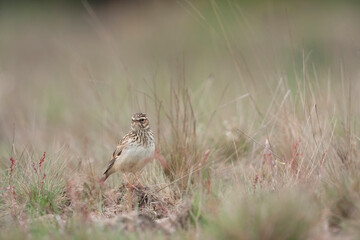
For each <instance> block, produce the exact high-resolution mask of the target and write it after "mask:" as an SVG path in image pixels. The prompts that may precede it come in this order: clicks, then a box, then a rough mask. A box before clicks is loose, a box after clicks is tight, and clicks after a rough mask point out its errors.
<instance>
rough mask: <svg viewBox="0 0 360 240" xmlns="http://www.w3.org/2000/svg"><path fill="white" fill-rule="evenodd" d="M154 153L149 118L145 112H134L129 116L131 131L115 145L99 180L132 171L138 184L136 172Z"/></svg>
mask: <svg viewBox="0 0 360 240" xmlns="http://www.w3.org/2000/svg"><path fill="white" fill-rule="evenodd" d="M154 153H155V142H154V135H153V133H152V132H151V130H150V125H149V120H148V119H147V117H146V114H145V113H135V114H133V116H132V118H131V131H130V132H129V133H128V134H126V135H125V136H124V137H123V138H122V139H121V141H120V142H119V144H118V145H117V147H116V149H115V151H114V153H113V154H112V157H111V160H110V162H109V165H108V167H107V169H106V170H105V172H104V176H103V177H102V179H101V180H100V181H102V182H104V181H105V180H106V179H107V178H108V177H109V176H110V175H111V174H113V173H115V172H117V171H120V172H122V173H123V174H124V177H125V179H126V181H127V182H128V183H129V181H128V178H127V177H126V174H125V173H129V172H130V173H133V174H134V176H135V177H136V179H137V180H138V182H139V184H140V185H142V184H141V183H140V181H139V178H138V177H137V175H136V172H138V171H140V170H141V169H143V168H144V166H145V165H146V163H148V162H149V160H151V158H152V157H153V156H154Z"/></svg>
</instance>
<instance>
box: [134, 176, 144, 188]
mask: <svg viewBox="0 0 360 240" xmlns="http://www.w3.org/2000/svg"><path fill="white" fill-rule="evenodd" d="M133 174H134V176H135V178H136V180H137V181H138V183H139V185H140V186H141V187H142V188H145V187H144V185H142V184H141V182H140V180H139V178H138V176H137V175H136V173H133Z"/></svg>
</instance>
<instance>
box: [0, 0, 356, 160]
mask: <svg viewBox="0 0 360 240" xmlns="http://www.w3.org/2000/svg"><path fill="white" fill-rule="evenodd" d="M0 6H1V7H0V31H1V35H0V52H1V57H0V116H1V119H0V142H1V143H2V144H4V145H3V146H7V147H6V148H7V149H9V147H10V146H11V144H10V142H11V140H12V138H13V137H12V136H13V132H14V126H15V128H16V132H17V133H18V134H16V142H17V143H18V144H20V145H21V144H25V145H26V144H30V143H31V144H36V145H39V146H42V148H44V147H43V146H44V145H43V144H45V145H47V144H49V143H50V142H52V141H59V142H67V141H70V140H69V139H72V140H73V141H82V140H80V139H84V138H85V137H86V138H89V139H90V141H91V139H92V140H93V141H94V142H93V143H95V142H97V141H98V140H99V139H102V140H103V142H102V144H105V143H108V142H113V141H114V140H116V139H117V138H118V136H119V135H121V134H120V132H121V133H122V132H125V131H126V129H127V128H128V121H129V120H128V116H129V115H130V114H131V113H133V112H137V111H146V112H149V115H150V116H151V118H152V119H156V116H155V104H154V103H155V102H156V101H155V95H156V98H158V100H159V101H161V102H162V103H163V105H164V106H166V105H167V104H168V103H169V89H170V87H171V86H175V85H176V84H179V83H182V82H183V81H185V82H186V85H187V86H188V88H189V91H190V93H191V97H192V101H193V105H194V108H195V112H196V116H197V119H198V120H199V123H200V129H201V127H202V125H201V124H202V122H204V121H205V120H206V119H208V118H209V117H210V116H212V117H213V118H214V123H216V124H214V128H215V129H221V128H222V127H223V126H222V122H223V121H224V120H231V119H232V118H233V117H236V118H237V120H236V121H237V125H239V124H243V125H247V124H249V123H251V124H252V125H253V124H256V121H254V119H256V118H254V117H255V115H254V114H255V113H254V112H252V111H248V109H249V108H255V106H254V105H252V104H251V100H249V98H244V99H241V98H239V97H241V96H243V95H244V94H251V96H252V97H253V99H256V108H258V110H259V111H260V112H261V111H265V109H267V108H268V105H269V101H270V99H271V96H272V94H273V93H274V91H275V88H276V86H277V83H278V82H279V81H280V80H282V81H284V82H286V83H287V85H288V87H289V89H291V90H292V93H293V94H294V93H295V92H296V89H297V87H298V86H297V84H296V79H302V80H304V81H310V82H314V79H321V81H320V83H323V85H322V84H320V85H319V86H317V87H318V88H320V89H323V90H324V91H328V89H327V88H326V87H327V86H328V80H329V79H330V81H331V82H332V83H334V85H332V89H336V86H337V83H340V82H341V79H343V80H344V79H346V80H350V81H352V82H353V86H354V88H353V89H356V86H357V85H358V82H359V81H358V80H359V74H360V73H359V63H360V29H359V27H358V23H359V22H360V14H359V10H360V4H359V3H358V1H326V2H325V1H213V0H212V1H207V0H202V1H187V0H186V1H95V0H94V1H32V2H30V1H16V3H15V2H14V1H1V5H0ZM354 91H355V90H354ZM155 93H156V94H155ZM354 108H356V110H357V111H358V106H355V107H354ZM246 111H248V112H246ZM213 112H216V114H215V115H211V114H212V113H213ZM153 122H154V124H153V125H154V128H155V129H156V128H157V122H155V120H153ZM203 125H204V126H205V124H203ZM74 139H75V140H74ZM109 148H111V147H109ZM4 157H5V156H4ZM7 157H8V156H6V158H7Z"/></svg>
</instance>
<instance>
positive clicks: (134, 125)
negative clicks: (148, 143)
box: [131, 113, 150, 131]
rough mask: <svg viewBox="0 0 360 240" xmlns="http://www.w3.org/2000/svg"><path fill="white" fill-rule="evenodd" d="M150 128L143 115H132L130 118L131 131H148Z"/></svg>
mask: <svg viewBox="0 0 360 240" xmlns="http://www.w3.org/2000/svg"><path fill="white" fill-rule="evenodd" d="M149 128H150V125H149V120H148V119H147V117H146V114H145V113H134V114H133V116H132V118H131V129H132V130H133V131H141V130H148V129H149Z"/></svg>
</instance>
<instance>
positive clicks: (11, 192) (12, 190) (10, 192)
mask: <svg viewBox="0 0 360 240" xmlns="http://www.w3.org/2000/svg"><path fill="white" fill-rule="evenodd" d="M10 162H11V163H10V172H9V187H8V188H7V190H8V196H11V199H10V202H11V203H12V210H11V212H12V216H13V218H16V214H15V203H16V190H15V186H14V185H12V182H11V180H12V176H13V172H14V166H15V160H14V158H13V157H10Z"/></svg>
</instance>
